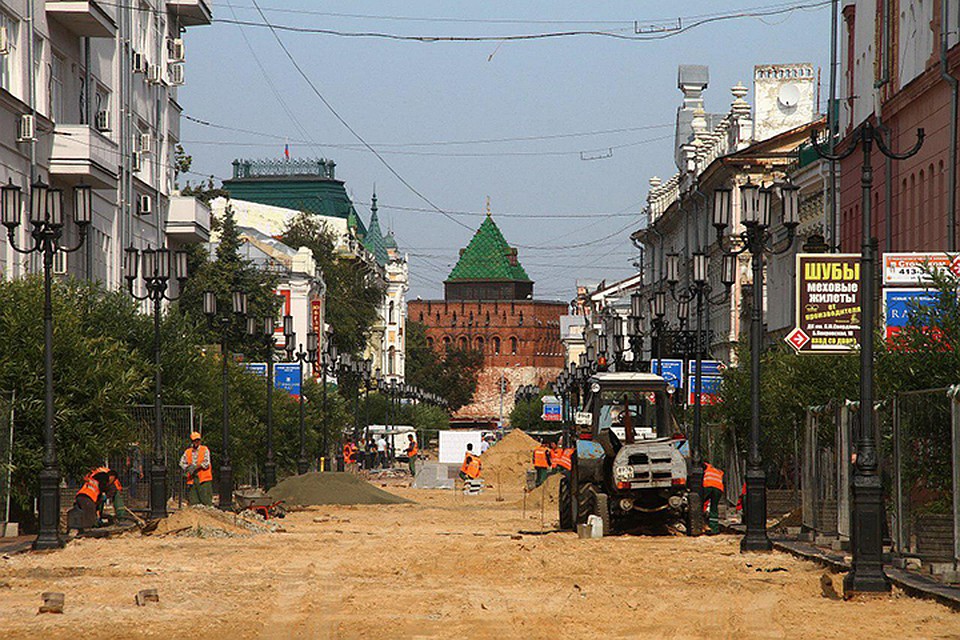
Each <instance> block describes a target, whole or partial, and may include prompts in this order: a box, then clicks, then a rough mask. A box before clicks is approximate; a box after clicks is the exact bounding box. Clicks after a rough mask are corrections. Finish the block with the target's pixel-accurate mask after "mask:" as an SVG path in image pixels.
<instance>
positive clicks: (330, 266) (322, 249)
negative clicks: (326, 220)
mask: <svg viewBox="0 0 960 640" xmlns="http://www.w3.org/2000/svg"><path fill="white" fill-rule="evenodd" d="M281 241H282V242H283V243H284V244H286V245H287V246H290V247H293V248H294V249H299V248H300V247H307V248H308V249H310V251H311V252H312V253H313V259H314V260H316V261H317V265H318V266H319V267H320V269H321V271H322V272H323V280H324V282H325V283H326V285H327V293H326V301H327V309H326V311H327V322H328V323H329V324H330V326H331V329H332V332H333V334H332V336H331V339H332V340H333V343H334V344H335V345H337V349H339V350H340V351H341V352H343V353H360V352H361V351H363V349H364V347H365V346H366V344H367V335H368V334H369V332H370V330H371V327H372V326H373V325H374V323H376V322H377V314H378V311H379V309H380V305H381V304H382V302H383V294H384V289H383V285H382V283H381V282H380V279H379V278H377V277H376V274H374V273H372V272H371V271H370V269H369V267H368V266H367V265H365V264H364V263H363V262H361V261H360V260H355V259H352V258H347V257H341V256H338V255H337V250H336V246H337V238H336V235H335V233H334V232H333V231H331V230H330V229H329V228H328V227H327V226H326V225H325V224H323V223H322V222H320V221H319V220H318V219H317V218H316V216H313V215H310V214H308V213H301V214H299V215H298V216H296V217H295V218H294V219H293V220H291V221H290V222H289V223H288V224H287V227H286V228H285V229H284V232H283V235H282V236H281Z"/></svg>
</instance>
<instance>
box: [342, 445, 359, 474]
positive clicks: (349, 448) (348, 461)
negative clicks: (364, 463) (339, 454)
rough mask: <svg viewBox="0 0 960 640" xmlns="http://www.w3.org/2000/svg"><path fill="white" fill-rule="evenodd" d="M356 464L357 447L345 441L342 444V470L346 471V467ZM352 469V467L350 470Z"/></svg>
mask: <svg viewBox="0 0 960 640" xmlns="http://www.w3.org/2000/svg"><path fill="white" fill-rule="evenodd" d="M356 462H357V445H356V444H354V443H353V442H352V441H350V440H347V441H346V442H344V443H343V465H344V470H347V467H348V465H352V464H355V463H356ZM350 469H352V467H351V468H350Z"/></svg>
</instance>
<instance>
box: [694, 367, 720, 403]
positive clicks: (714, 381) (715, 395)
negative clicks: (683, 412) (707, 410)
mask: <svg viewBox="0 0 960 640" xmlns="http://www.w3.org/2000/svg"><path fill="white" fill-rule="evenodd" d="M698 379H699V380H700V381H701V382H700V384H698V383H697V380H698ZM722 380H723V377H721V376H716V375H706V374H704V375H703V376H693V375H691V377H690V390H689V392H688V393H687V403H688V404H690V405H691V406H693V405H694V404H696V402H697V399H696V396H695V395H694V393H696V391H697V390H699V391H700V392H701V393H700V404H702V405H703V404H717V403H718V402H720V383H721V381H722Z"/></svg>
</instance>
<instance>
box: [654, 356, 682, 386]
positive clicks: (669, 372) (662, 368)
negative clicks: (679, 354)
mask: <svg viewBox="0 0 960 640" xmlns="http://www.w3.org/2000/svg"><path fill="white" fill-rule="evenodd" d="M650 373H655V374H656V375H658V376H660V377H661V378H663V379H664V380H666V381H667V383H668V384H669V385H670V386H671V387H673V388H674V389H680V388H682V387H683V360H670V359H666V358H664V359H663V360H658V359H656V358H654V359H653V360H651V361H650Z"/></svg>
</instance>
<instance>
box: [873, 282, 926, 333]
mask: <svg viewBox="0 0 960 640" xmlns="http://www.w3.org/2000/svg"><path fill="white" fill-rule="evenodd" d="M937 295H938V294H937V292H936V291H927V290H926V289H887V288H885V289H884V290H883V317H884V326H885V327H886V335H887V339H890V338H893V337H894V336H896V335H897V334H898V333H900V332H901V331H902V330H903V328H904V327H906V326H907V323H908V322H909V321H910V314H911V313H915V312H916V311H918V310H919V309H920V308H922V307H930V306H933V305H935V304H937Z"/></svg>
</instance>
